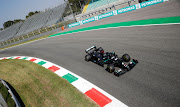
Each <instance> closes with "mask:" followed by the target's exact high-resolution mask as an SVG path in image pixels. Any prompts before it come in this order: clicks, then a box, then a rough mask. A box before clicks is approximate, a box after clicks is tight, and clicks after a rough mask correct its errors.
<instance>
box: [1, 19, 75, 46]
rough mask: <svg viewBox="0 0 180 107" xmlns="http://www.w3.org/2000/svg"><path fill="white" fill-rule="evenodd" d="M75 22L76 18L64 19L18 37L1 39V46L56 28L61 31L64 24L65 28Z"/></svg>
mask: <svg viewBox="0 0 180 107" xmlns="http://www.w3.org/2000/svg"><path fill="white" fill-rule="evenodd" d="M73 22H75V20H70V21H62V22H60V23H57V24H54V25H52V26H48V27H44V28H41V29H37V30H34V31H32V32H29V33H27V34H24V35H21V36H18V37H11V38H9V39H7V40H5V41H1V42H0V47H1V48H2V47H5V46H7V45H9V44H10V45H11V44H12V43H16V42H19V41H22V40H25V39H28V38H31V37H35V36H36V35H40V34H43V33H46V32H49V31H52V30H55V29H59V31H61V30H62V29H60V28H61V27H62V26H64V27H65V28H68V24H70V23H73Z"/></svg>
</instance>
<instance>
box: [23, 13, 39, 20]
mask: <svg viewBox="0 0 180 107" xmlns="http://www.w3.org/2000/svg"><path fill="white" fill-rule="evenodd" d="M37 13H40V11H35V12H29V13H28V15H27V16H26V19H27V18H28V17H30V16H32V15H35V14H37Z"/></svg>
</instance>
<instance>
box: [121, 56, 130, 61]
mask: <svg viewBox="0 0 180 107" xmlns="http://www.w3.org/2000/svg"><path fill="white" fill-rule="evenodd" d="M122 58H123V61H125V62H129V61H130V60H131V58H130V56H129V55H128V54H124V55H123V56H122Z"/></svg>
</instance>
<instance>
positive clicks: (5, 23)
mask: <svg viewBox="0 0 180 107" xmlns="http://www.w3.org/2000/svg"><path fill="white" fill-rule="evenodd" d="M13 24H14V21H7V22H4V24H3V27H4V29H6V28H7V27H9V26H12V25H13Z"/></svg>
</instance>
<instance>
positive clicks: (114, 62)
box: [85, 46, 138, 76]
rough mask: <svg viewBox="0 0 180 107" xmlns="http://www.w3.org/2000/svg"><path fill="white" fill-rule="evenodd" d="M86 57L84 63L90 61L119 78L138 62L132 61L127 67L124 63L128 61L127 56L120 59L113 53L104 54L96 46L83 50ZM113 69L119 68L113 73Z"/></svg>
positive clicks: (101, 49)
mask: <svg viewBox="0 0 180 107" xmlns="http://www.w3.org/2000/svg"><path fill="white" fill-rule="evenodd" d="M85 52H86V53H87V55H86V56H85V60H86V61H92V62H94V63H96V64H98V65H100V66H102V67H105V69H106V70H107V71H108V72H110V73H112V72H114V75H116V76H119V75H121V74H124V73H126V72H127V71H129V70H131V69H132V68H133V67H134V66H135V65H136V64H137V63H138V61H137V60H135V59H133V60H132V61H131V62H130V63H129V64H128V65H127V64H126V63H125V62H129V61H130V59H131V58H130V56H129V55H128V54H124V55H123V56H122V57H121V58H119V57H118V55H116V54H115V52H104V49H103V48H102V47H99V48H96V46H92V47H90V48H88V49H86V50H85ZM115 67H119V68H120V69H119V70H117V71H115Z"/></svg>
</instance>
